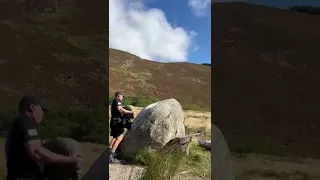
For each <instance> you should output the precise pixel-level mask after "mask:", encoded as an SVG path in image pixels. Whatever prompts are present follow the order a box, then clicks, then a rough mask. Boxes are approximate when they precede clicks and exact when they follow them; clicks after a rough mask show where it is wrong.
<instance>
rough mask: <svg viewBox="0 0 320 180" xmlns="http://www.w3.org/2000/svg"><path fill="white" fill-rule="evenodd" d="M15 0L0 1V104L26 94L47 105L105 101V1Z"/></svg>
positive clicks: (6, 104)
mask: <svg viewBox="0 0 320 180" xmlns="http://www.w3.org/2000/svg"><path fill="white" fill-rule="evenodd" d="M15 2H18V1H6V0H4V1H0V12H1V13H0V39H1V41H0V47H1V48H0V87H1V88H0V109H1V110H3V109H4V108H16V106H17V105H16V104H17V102H18V100H19V99H20V98H21V96H22V95H23V94H24V93H33V94H37V95H39V96H40V97H42V98H43V99H45V101H48V102H47V104H48V106H49V107H50V108H51V109H55V108H58V109H65V108H66V109H68V108H70V107H88V106H89V107H93V108H95V107H102V106H104V105H107V104H108V96H107V94H106V92H107V83H108V71H107V69H106V67H107V64H106V63H107V59H106V51H107V50H108V48H107V47H108V42H107V41H108V33H107V24H106V23H107V13H108V12H107V9H106V8H105V7H106V6H107V1H103V0H98V1H95V3H88V1H85V0H77V1H74V0H58V1H49V0H44V1H37V0H25V1H20V3H15ZM103 17H105V18H103Z"/></svg>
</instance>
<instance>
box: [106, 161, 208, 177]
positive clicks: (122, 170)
mask: <svg viewBox="0 0 320 180" xmlns="http://www.w3.org/2000/svg"><path fill="white" fill-rule="evenodd" d="M143 170H144V168H143V167H139V166H133V165H120V164H109V179H110V180H138V179H139V176H140V175H141V174H142V173H143ZM177 179H181V180H205V178H201V177H195V176H190V175H183V174H182V175H180V176H179V177H178V178H177ZM207 179H208V178H207ZM207 179H206V180H207Z"/></svg>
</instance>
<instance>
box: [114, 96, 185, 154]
mask: <svg viewBox="0 0 320 180" xmlns="http://www.w3.org/2000/svg"><path fill="white" fill-rule="evenodd" d="M183 122H184V113H183V110H182V107H181V105H180V103H179V102H178V101H177V100H175V99H167V100H163V101H159V102H156V103H153V104H150V105H149V106H147V107H146V108H144V109H143V110H142V111H141V112H140V113H139V114H138V116H137V117H136V118H135V120H134V122H133V124H132V126H131V130H130V131H127V133H126V134H125V136H124V139H123V141H122V142H121V144H120V145H119V147H118V149H117V154H118V155H119V156H121V157H123V158H124V157H128V156H130V155H132V154H135V153H137V152H138V151H139V150H140V149H141V148H145V147H149V148H151V149H155V150H157V149H159V148H161V147H163V146H164V145H165V144H166V143H167V142H169V141H170V140H172V139H174V138H176V137H179V136H184V135H185V126H184V124H183Z"/></svg>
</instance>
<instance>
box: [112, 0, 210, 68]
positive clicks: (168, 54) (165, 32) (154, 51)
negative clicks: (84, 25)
mask: <svg viewBox="0 0 320 180" xmlns="http://www.w3.org/2000/svg"><path fill="white" fill-rule="evenodd" d="M190 3H191V4H190ZM210 5H211V3H210V0H109V47H110V48H114V49H119V50H123V51H127V52H130V53H132V54H135V55H137V56H139V57H141V58H143V59H149V60H155V61H161V62H190V63H198V64H200V63H210V62H211V56H210V55H211V46H210V44H211V36H210V35H211V25H210V23H211V19H210V8H211V6H210Z"/></svg>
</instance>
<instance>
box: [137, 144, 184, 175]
mask: <svg viewBox="0 0 320 180" xmlns="http://www.w3.org/2000/svg"><path fill="white" fill-rule="evenodd" d="M134 160H135V162H136V163H138V164H140V165H141V164H143V165H145V166H146V169H145V171H144V172H143V173H142V174H140V177H138V179H140V180H150V179H153V180H172V179H176V178H177V175H178V173H179V172H180V171H182V169H181V167H182V164H183V163H184V162H185V161H186V158H185V156H184V155H183V154H182V153H181V152H175V153H171V154H168V153H166V152H161V151H159V152H155V151H153V152H152V151H148V150H147V149H143V150H141V151H140V152H139V153H138V154H137V156H135V157H134Z"/></svg>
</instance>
